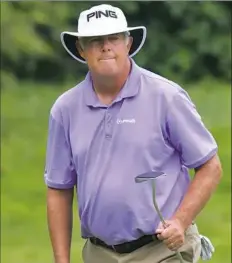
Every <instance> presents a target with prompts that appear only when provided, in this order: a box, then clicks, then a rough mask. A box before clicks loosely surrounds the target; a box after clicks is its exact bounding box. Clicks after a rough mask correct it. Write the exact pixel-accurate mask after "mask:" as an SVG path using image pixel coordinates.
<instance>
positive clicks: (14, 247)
mask: <svg viewBox="0 0 232 263" xmlns="http://www.w3.org/2000/svg"><path fill="white" fill-rule="evenodd" d="M13 83H14V85H12V87H11V88H9V89H5V90H3V91H2V105H1V107H2V118H1V129H2V130H1V132H2V133H1V134H2V141H1V143H2V145H1V150H2V151H1V153H2V155H1V158H2V161H1V190H2V191H1V209H2V214H1V240H2V242H1V262H4V263H5V262H7V263H15V262H17V263H41V262H53V261H52V250H51V245H50V241H49V236H48V230H47V223H46V194H45V189H46V188H45V184H44V180H43V172H44V170H43V169H44V161H45V151H46V138H47V129H48V115H49V110H50V108H51V105H52V104H53V102H54V101H55V100H56V98H57V97H58V96H59V95H60V94H61V93H63V92H64V91H65V90H67V89H69V88H70V87H71V86H73V83H66V84H65V85H60V86H58V85H55V87H54V86H51V85H48V84H41V85H38V84H36V85H35V84H34V83H33V82H31V83H17V82H14V81H13ZM61 86H62V88H61ZM186 87H188V88H189V94H190V96H191V97H192V99H193V101H194V102H195V104H196V106H197V108H198V110H199V112H200V114H201V115H202V118H203V120H204V122H205V124H206V125H207V127H208V128H209V129H210V130H211V131H212V133H213V135H214V136H215V138H216V140H217V142H218V145H219V155H220V159H221V161H222V165H223V170H224V176H223V179H222V181H221V183H220V185H219V187H218V189H217V191H216V193H215V194H214V195H213V197H212V199H211V200H210V202H209V203H208V204H207V206H206V207H205V209H204V210H203V212H202V213H201V214H200V216H199V217H198V219H197V223H198V226H199V229H200V232H201V233H202V234H204V235H207V236H208V237H210V239H211V240H212V242H213V244H214V245H215V247H216V251H215V254H214V256H213V259H212V260H211V261H210V262H212V263H219V262H220V263H221V262H223V263H230V262H231V240H230V233H231V231H230V229H231V205H230V200H231V197H230V195H231V189H230V185H231V173H230V171H231V149H230V145H231V137H230V136H231V122H230V114H231V113H230V108H231V101H230V100H229V98H230V97H231V89H230V87H228V86H227V85H223V84H221V83H218V82H215V81H211V82H209V81H206V82H204V83H198V84H197V83H195V84H194V87H192V86H189V85H188V86H186ZM186 87H185V88H186ZM74 209H75V212H74V216H75V220H74V234H73V245H72V262H76V263H81V262H82V260H81V250H82V246H83V244H84V241H83V240H82V239H81V238H80V228H79V219H78V216H77V202H75V204H74ZM106 227H107V226H106Z"/></svg>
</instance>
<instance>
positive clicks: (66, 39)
mask: <svg viewBox="0 0 232 263" xmlns="http://www.w3.org/2000/svg"><path fill="white" fill-rule="evenodd" d="M127 31H129V32H130V35H131V36H132V37H133V43H132V46H131V49H130V51H129V56H130V57H133V56H135V55H136V54H137V53H138V52H139V50H140V49H141V48H142V46H143V44H144V42H145V40H146V36H147V30H146V27H144V26H138V27H128V28H126V29H125V30H123V31H121V32H127ZM121 32H118V31H117V32H110V34H115V33H121ZM108 34H109V33H105V34H99V35H97V34H96V35H95V36H103V35H108ZM79 37H88V35H81V34H79V33H78V32H68V31H64V32H62V33H61V35H60V38H61V43H62V45H63V47H64V48H65V50H66V51H67V52H68V53H69V54H70V55H71V56H72V57H73V58H74V59H76V60H77V61H79V62H81V63H84V64H86V61H85V60H84V59H83V58H82V57H81V56H80V54H79V52H78V50H77V48H76V41H77V40H78V38H79Z"/></svg>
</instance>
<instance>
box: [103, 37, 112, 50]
mask: <svg viewBox="0 0 232 263" xmlns="http://www.w3.org/2000/svg"><path fill="white" fill-rule="evenodd" d="M110 50H111V43H110V41H109V39H108V38H103V39H102V51H103V52H107V51H110Z"/></svg>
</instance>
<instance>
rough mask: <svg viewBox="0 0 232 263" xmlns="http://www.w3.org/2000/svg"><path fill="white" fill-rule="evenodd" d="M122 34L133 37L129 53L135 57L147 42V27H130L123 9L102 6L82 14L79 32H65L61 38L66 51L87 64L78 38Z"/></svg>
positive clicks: (79, 21)
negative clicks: (127, 33)
mask: <svg viewBox="0 0 232 263" xmlns="http://www.w3.org/2000/svg"><path fill="white" fill-rule="evenodd" d="M122 32H130V35H131V36H132V37H133V44H132V46H131V49H130V51H129V56H130V57H133V56H134V55H136V54H137V53H138V52H139V50H140V49H141V48H142V46H143V44H144V42H145V39H146V34H147V30H146V27H144V26H137V27H128V25H127V20H126V17H125V15H124V13H123V12H122V10H121V9H119V8H117V7H114V6H112V5H106V4H101V5H97V6H94V7H92V8H90V9H88V10H85V11H82V12H81V13H80V16H79V20H78V27H77V32H69V31H64V32H62V33H61V35H60V37H61V42H62V45H63V47H64V48H65V49H66V51H67V52H68V53H69V54H70V55H71V56H72V57H73V58H74V59H76V60H77V61H79V62H81V63H86V61H85V60H84V59H83V58H82V57H81V56H80V54H79V52H78V50H77V48H76V40H77V38H80V37H92V36H105V35H110V34H116V33H122Z"/></svg>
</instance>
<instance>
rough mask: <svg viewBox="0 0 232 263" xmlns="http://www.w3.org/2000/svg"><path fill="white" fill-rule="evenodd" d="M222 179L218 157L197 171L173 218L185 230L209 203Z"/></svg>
mask: <svg viewBox="0 0 232 263" xmlns="http://www.w3.org/2000/svg"><path fill="white" fill-rule="evenodd" d="M221 177H222V168H221V163H220V160H219V158H218V156H217V155H215V156H214V157H213V158H211V159H210V160H209V161H207V162H206V163H205V164H203V165H202V166H201V167H199V168H197V169H195V176H194V178H193V180H192V182H191V184H190V186H189V189H188V191H187V193H186V194H185V197H184V199H183V201H182V203H181V205H180V207H179V208H178V210H177V211H176V213H175V214H174V216H173V219H178V220H179V221H180V222H181V224H182V226H183V227H184V229H187V227H188V226H189V225H190V224H191V222H192V221H193V220H194V219H195V218H196V217H197V215H198V214H199V213H200V212H201V210H202V209H203V208H204V206H205V205H206V203H207V202H208V201H209V199H210V197H211V195H212V193H213V192H214V191H215V189H216V187H217V185H218V184H219V182H220V179H221Z"/></svg>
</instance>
